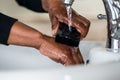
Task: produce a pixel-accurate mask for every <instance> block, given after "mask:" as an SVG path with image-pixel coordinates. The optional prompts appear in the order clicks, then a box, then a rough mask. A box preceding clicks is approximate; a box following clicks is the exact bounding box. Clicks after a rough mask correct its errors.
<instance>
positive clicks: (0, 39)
mask: <svg viewBox="0 0 120 80" xmlns="http://www.w3.org/2000/svg"><path fill="white" fill-rule="evenodd" d="M16 21H17V19H14V18H11V17H8V16H6V15H4V14H2V13H0V43H1V44H5V45H8V44H7V41H8V37H9V33H10V30H11V27H12V25H13V24H14V22H16Z"/></svg>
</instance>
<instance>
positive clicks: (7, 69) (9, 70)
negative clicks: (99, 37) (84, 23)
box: [0, 41, 120, 80]
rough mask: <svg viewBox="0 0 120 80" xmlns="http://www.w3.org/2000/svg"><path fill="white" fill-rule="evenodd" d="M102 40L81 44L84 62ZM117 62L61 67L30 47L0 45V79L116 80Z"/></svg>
mask: <svg viewBox="0 0 120 80" xmlns="http://www.w3.org/2000/svg"><path fill="white" fill-rule="evenodd" d="M101 45H104V42H102V41H99V42H98V41H81V42H80V46H79V48H80V50H81V52H82V55H83V58H84V61H87V60H88V58H89V56H88V54H89V51H90V50H91V49H92V48H93V47H96V46H101ZM119 68H120V63H119V62H117V63H110V64H107V63H106V64H97V65H91V64H85V65H76V66H69V67H65V66H63V65H61V64H58V63H56V62H54V61H52V60H51V59H49V58H48V57H46V56H43V55H42V54H40V53H39V51H37V50H36V49H34V48H30V47H21V46H14V45H9V46H5V45H0V80H120V76H119V74H120V69H119Z"/></svg>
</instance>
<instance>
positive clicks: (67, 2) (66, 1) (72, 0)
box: [62, 0, 74, 6]
mask: <svg viewBox="0 0 120 80" xmlns="http://www.w3.org/2000/svg"><path fill="white" fill-rule="evenodd" d="M62 1H63V3H64V4H65V5H68V6H71V5H72V4H73V2H74V0H62Z"/></svg>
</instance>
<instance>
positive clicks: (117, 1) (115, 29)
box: [98, 0, 120, 53]
mask: <svg viewBox="0 0 120 80" xmlns="http://www.w3.org/2000/svg"><path fill="white" fill-rule="evenodd" d="M103 3H104V6H105V10H106V17H107V30H108V33H107V44H106V47H107V48H109V49H111V50H112V51H113V52H115V53H117V52H119V50H120V0H103ZM106 17H105V15H98V18H99V19H105V18H106Z"/></svg>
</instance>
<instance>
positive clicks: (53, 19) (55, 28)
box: [49, 11, 59, 36]
mask: <svg viewBox="0 0 120 80" xmlns="http://www.w3.org/2000/svg"><path fill="white" fill-rule="evenodd" d="M49 16H50V20H51V24H52V35H53V36H55V35H56V33H57V31H58V28H59V21H58V20H57V18H56V17H55V15H54V14H53V13H52V11H51V12H49Z"/></svg>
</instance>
